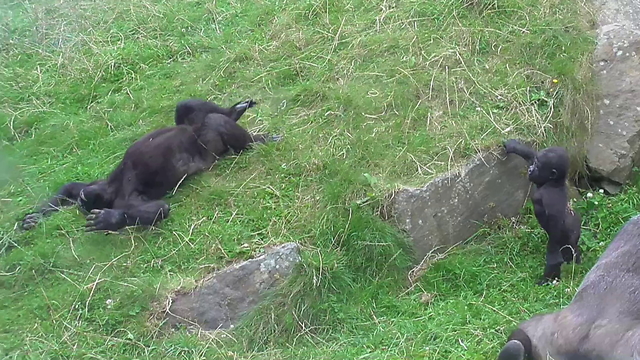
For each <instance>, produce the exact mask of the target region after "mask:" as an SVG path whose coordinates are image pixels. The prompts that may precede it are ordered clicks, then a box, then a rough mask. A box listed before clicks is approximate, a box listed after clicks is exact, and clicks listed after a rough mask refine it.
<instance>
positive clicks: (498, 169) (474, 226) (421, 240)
mask: <svg viewBox="0 0 640 360" xmlns="http://www.w3.org/2000/svg"><path fill="white" fill-rule="evenodd" d="M529 189H530V183H529V180H528V179H527V163H526V162H525V161H524V160H523V159H522V158H521V157H519V156H517V155H513V154H510V155H509V156H508V157H507V156H506V154H505V153H504V150H502V149H500V153H499V155H496V154H493V153H486V154H482V155H479V156H477V157H476V158H474V159H473V160H472V161H471V162H470V163H469V164H468V165H467V166H465V167H463V168H462V169H460V170H457V171H454V172H452V173H450V174H447V175H444V176H442V177H439V178H437V179H435V180H433V181H431V182H430V183H429V184H427V185H426V186H425V187H422V188H405V189H401V190H399V191H397V192H396V193H395V195H394V197H393V200H392V207H393V214H394V218H395V221H396V223H397V224H398V226H399V227H400V228H401V229H403V230H405V231H406V232H407V233H408V234H409V236H410V237H411V239H412V240H413V245H414V250H415V256H416V260H417V261H418V262H419V261H421V260H422V259H423V258H424V257H425V256H426V255H427V254H428V253H429V252H430V251H432V250H433V249H435V248H438V247H440V250H446V249H447V248H449V247H450V246H452V245H455V244H457V243H459V242H461V241H464V240H466V239H468V238H469V237H471V236H472V235H473V234H474V233H475V232H476V231H478V229H479V228H480V226H481V225H482V223H483V222H485V221H491V220H494V219H496V218H498V217H513V216H516V215H518V214H519V211H520V209H521V208H522V206H523V205H524V204H525V202H526V201H527V194H529Z"/></svg>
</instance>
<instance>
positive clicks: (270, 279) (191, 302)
mask: <svg viewBox="0 0 640 360" xmlns="http://www.w3.org/2000/svg"><path fill="white" fill-rule="evenodd" d="M299 251H300V250H299V247H298V245H297V244H295V243H286V244H283V245H281V246H279V247H277V248H275V249H273V250H271V251H269V252H268V253H267V254H265V255H262V256H260V257H258V258H255V259H252V260H248V261H245V262H243V263H240V264H236V265H233V266H231V267H229V268H226V269H224V270H221V271H219V272H217V273H215V274H213V276H212V277H211V278H210V279H208V280H206V281H204V283H203V284H202V285H200V286H199V287H197V288H196V289H195V290H193V291H192V292H190V293H189V294H180V295H177V296H176V297H175V298H174V299H173V302H172V304H171V306H170V307H169V311H168V312H167V321H168V322H169V324H171V325H176V324H178V323H181V324H185V325H194V324H196V325H198V326H200V327H201V328H202V329H204V330H218V329H228V328H230V327H231V326H232V325H234V324H235V323H236V322H237V321H238V320H240V317H241V316H242V315H243V314H245V313H246V312H248V311H250V310H251V309H253V308H254V307H255V306H256V305H258V303H259V302H260V301H261V300H262V298H263V296H264V295H265V291H267V290H269V289H273V288H274V287H275V286H277V285H278V284H279V283H280V282H281V281H282V280H284V279H285V278H287V277H288V276H289V275H290V274H291V271H292V270H293V267H294V266H295V264H297V263H298V262H300V260H301V259H300V253H299Z"/></svg>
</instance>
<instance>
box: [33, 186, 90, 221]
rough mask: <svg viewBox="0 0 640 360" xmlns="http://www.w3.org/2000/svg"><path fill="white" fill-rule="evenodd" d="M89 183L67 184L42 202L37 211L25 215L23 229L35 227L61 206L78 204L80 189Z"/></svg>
mask: <svg viewBox="0 0 640 360" xmlns="http://www.w3.org/2000/svg"><path fill="white" fill-rule="evenodd" d="M88 185H89V184H87V183H81V182H71V183H68V184H65V185H64V186H62V188H60V190H58V192H57V193H56V194H55V195H54V196H53V197H51V198H50V199H49V200H47V201H45V202H44V203H42V204H41V205H40V206H39V207H38V208H36V210H35V211H33V212H31V213H29V214H27V215H25V217H24V219H23V220H22V229H24V230H29V229H32V228H33V227H35V226H36V225H37V224H38V223H39V222H40V220H42V218H43V217H45V216H48V215H50V214H51V213H54V212H56V211H59V210H60V209H61V208H63V207H66V206H71V205H74V204H76V202H77V200H78V197H79V196H80V191H82V189H84V188H85V187H87V186H88Z"/></svg>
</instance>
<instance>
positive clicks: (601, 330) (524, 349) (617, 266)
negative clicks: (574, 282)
mask: <svg viewBox="0 0 640 360" xmlns="http://www.w3.org/2000/svg"><path fill="white" fill-rule="evenodd" d="M638 259H640V216H636V217H634V218H632V219H631V220H629V221H628V222H627V223H626V224H625V225H624V226H623V227H622V229H621V230H620V232H618V234H617V235H616V237H615V238H614V239H613V241H612V242H611V244H609V247H608V248H607V250H605V252H604V253H603V254H602V256H600V258H599V259H598V262H596V264H595V265H594V266H593V268H591V270H590V271H589V272H588V273H587V275H586V276H585V278H584V280H583V281H582V284H580V287H579V288H578V292H577V293H576V295H575V296H574V297H573V300H572V301H571V303H570V304H569V305H568V306H567V307H565V308H564V309H562V310H560V311H557V312H554V313H549V314H540V315H536V316H534V317H532V318H531V319H529V320H527V321H524V322H522V323H521V324H520V325H519V326H518V328H517V329H516V330H514V331H513V332H512V333H511V335H510V336H509V338H508V341H507V343H506V345H504V347H503V348H502V350H501V351H500V354H499V355H498V360H523V359H533V360H542V359H555V360H623V359H625V360H627V359H629V360H631V359H638V355H640V316H639V315H640V277H638V274H640V261H639V260H638Z"/></svg>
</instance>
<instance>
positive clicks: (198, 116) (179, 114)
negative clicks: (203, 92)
mask: <svg viewBox="0 0 640 360" xmlns="http://www.w3.org/2000/svg"><path fill="white" fill-rule="evenodd" d="M255 105H256V102H255V101H253V100H245V101H240V102H237V103H235V104H233V105H232V106H231V107H228V108H223V107H220V106H218V105H216V104H214V103H212V102H210V101H205V100H200V99H189V100H183V101H181V102H179V103H178V105H176V110H175V123H176V125H182V124H187V125H197V124H200V123H201V122H202V121H203V120H204V119H205V117H207V115H209V114H221V115H225V116H227V117H229V118H231V119H232V120H233V121H234V122H236V121H238V120H239V119H240V117H241V116H242V115H243V114H244V113H245V111H247V109H249V108H252V107H254V106H255Z"/></svg>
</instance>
